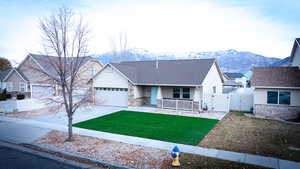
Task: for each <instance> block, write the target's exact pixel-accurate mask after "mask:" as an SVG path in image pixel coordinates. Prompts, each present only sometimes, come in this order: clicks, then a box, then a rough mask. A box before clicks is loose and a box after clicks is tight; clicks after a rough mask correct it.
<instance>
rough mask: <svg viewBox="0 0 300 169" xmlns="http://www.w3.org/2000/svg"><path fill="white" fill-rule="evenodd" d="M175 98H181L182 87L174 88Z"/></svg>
mask: <svg viewBox="0 0 300 169" xmlns="http://www.w3.org/2000/svg"><path fill="white" fill-rule="evenodd" d="M173 98H177V99H179V98H180V88H173Z"/></svg>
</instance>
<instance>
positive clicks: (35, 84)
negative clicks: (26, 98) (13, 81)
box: [18, 54, 103, 98]
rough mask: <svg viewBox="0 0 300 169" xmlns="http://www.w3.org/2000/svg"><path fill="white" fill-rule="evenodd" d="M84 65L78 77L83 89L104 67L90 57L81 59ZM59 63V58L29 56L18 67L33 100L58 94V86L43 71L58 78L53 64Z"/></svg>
mask: <svg viewBox="0 0 300 169" xmlns="http://www.w3.org/2000/svg"><path fill="white" fill-rule="evenodd" d="M81 58H82V59H83V64H82V66H81V68H80V71H79V73H78V76H80V77H83V78H80V79H81V80H82V79H83V80H82V86H81V87H83V88H84V87H87V85H88V84H87V82H88V80H89V79H90V78H92V77H93V76H94V75H95V74H96V73H97V72H98V71H100V70H101V68H102V67H103V66H102V64H101V63H100V62H99V61H98V60H96V59H94V58H92V57H90V56H87V57H81ZM55 61H58V57H55V56H46V55H37V54H28V55H27V57H26V58H25V59H24V60H23V61H22V63H21V64H20V65H19V66H18V71H19V72H21V73H22V75H23V77H24V78H25V79H27V80H28V81H27V84H26V85H27V87H26V88H27V91H28V92H30V94H31V97H32V98H45V97H51V96H53V95H57V94H58V88H57V86H55V85H53V83H52V82H51V81H50V80H49V79H48V78H47V76H45V75H44V74H43V73H42V72H41V71H43V72H47V73H48V74H49V75H51V76H57V75H56V74H57V73H56V71H55V69H54V66H51V63H55Z"/></svg>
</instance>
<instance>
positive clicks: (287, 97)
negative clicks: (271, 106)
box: [279, 92, 291, 104]
mask: <svg viewBox="0 0 300 169" xmlns="http://www.w3.org/2000/svg"><path fill="white" fill-rule="evenodd" d="M279 104H291V92H279Z"/></svg>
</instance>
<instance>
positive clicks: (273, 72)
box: [252, 67, 300, 87]
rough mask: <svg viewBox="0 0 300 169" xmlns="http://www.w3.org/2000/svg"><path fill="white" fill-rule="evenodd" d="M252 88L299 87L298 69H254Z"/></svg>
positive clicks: (299, 71)
mask: <svg viewBox="0 0 300 169" xmlns="http://www.w3.org/2000/svg"><path fill="white" fill-rule="evenodd" d="M252 85H253V86H266V87H300V70H299V69H298V67H254V68H253V77H252Z"/></svg>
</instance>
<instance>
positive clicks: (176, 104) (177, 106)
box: [176, 99, 178, 110]
mask: <svg viewBox="0 0 300 169" xmlns="http://www.w3.org/2000/svg"><path fill="white" fill-rule="evenodd" d="M176 110H178V100H177V99H176Z"/></svg>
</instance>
